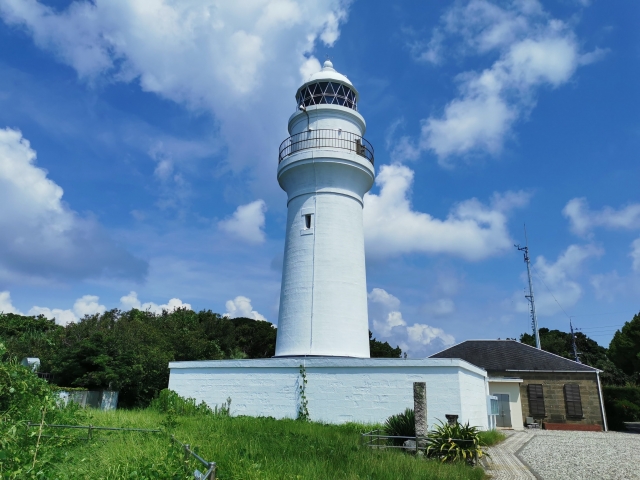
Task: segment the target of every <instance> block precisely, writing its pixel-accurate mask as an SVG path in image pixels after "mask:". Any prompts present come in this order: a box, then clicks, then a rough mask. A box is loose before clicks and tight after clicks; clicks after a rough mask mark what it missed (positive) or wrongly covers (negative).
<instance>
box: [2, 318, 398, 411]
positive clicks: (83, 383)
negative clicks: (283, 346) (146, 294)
mask: <svg viewBox="0 0 640 480" xmlns="http://www.w3.org/2000/svg"><path fill="white" fill-rule="evenodd" d="M276 332H277V329H276V328H274V326H273V325H272V324H271V323H269V322H265V321H260V320H252V319H249V318H234V319H229V318H224V317H222V316H221V315H218V314H217V313H213V312H211V311H208V310H203V311H200V312H194V311H192V310H186V309H179V310H176V311H174V312H171V313H169V312H166V311H165V312H164V313H162V314H159V315H156V314H154V313H151V312H147V311H140V310H136V309H133V310H130V311H128V312H122V311H119V310H111V311H108V312H105V313H104V314H102V315H92V316H89V315H88V316H86V317H85V318H84V319H83V320H82V321H80V322H78V323H71V324H69V325H67V326H66V327H62V326H59V325H56V324H55V322H54V321H53V320H47V319H46V318H44V317H42V316H40V317H27V316H22V315H15V314H1V313H0V341H2V342H4V343H5V345H6V348H7V353H6V357H7V358H8V357H16V358H17V359H22V358H23V357H38V358H40V361H41V368H40V371H42V372H48V373H52V374H53V375H54V378H53V383H55V384H57V385H59V386H63V387H84V388H87V389H90V390H103V389H108V390H118V391H119V392H120V394H119V407H124V408H134V407H135V408H139V407H145V406H147V405H148V404H149V402H150V401H151V400H152V399H153V398H154V397H155V396H156V395H157V394H158V392H159V391H160V390H162V389H163V388H166V387H167V384H168V381H169V369H168V364H169V362H171V361H185V360H219V359H225V358H269V357H271V356H273V355H274V354H275V345H276ZM370 345H371V352H372V356H375V357H399V356H400V354H401V350H400V349H399V348H395V349H394V348H392V347H391V346H390V345H389V344H388V343H386V342H384V343H382V342H379V341H377V340H376V339H375V338H370Z"/></svg>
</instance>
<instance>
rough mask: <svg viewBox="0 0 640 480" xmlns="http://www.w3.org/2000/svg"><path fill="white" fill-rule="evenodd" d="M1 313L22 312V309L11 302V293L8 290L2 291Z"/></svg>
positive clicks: (0, 293)
mask: <svg viewBox="0 0 640 480" xmlns="http://www.w3.org/2000/svg"><path fill="white" fill-rule="evenodd" d="M0 313H17V314H20V311H19V310H18V309H17V308H16V307H14V306H13V304H12V303H11V294H10V293H9V292H8V291H4V292H0Z"/></svg>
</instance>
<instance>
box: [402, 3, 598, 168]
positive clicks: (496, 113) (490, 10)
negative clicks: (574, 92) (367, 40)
mask: <svg viewBox="0 0 640 480" xmlns="http://www.w3.org/2000/svg"><path fill="white" fill-rule="evenodd" d="M412 51H413V53H414V56H415V57H416V58H417V59H418V60H421V61H427V62H431V63H440V62H442V61H443V58H444V55H445V54H447V53H448V52H450V51H456V52H458V53H460V54H461V55H476V56H480V57H481V58H484V56H485V55H486V54H488V53H492V54H496V53H497V54H498V55H499V58H498V59H497V60H495V61H494V62H493V63H492V64H491V65H490V66H488V67H487V68H484V69H483V70H481V71H468V72H464V73H461V74H460V75H458V77H457V82H458V90H459V95H458V97H457V98H455V99H454V100H452V101H451V102H449V103H448V104H447V105H446V106H445V107H444V112H443V113H442V115H439V116H431V117H429V118H427V119H425V120H423V121H422V127H421V134H420V138H419V139H418V141H417V142H414V144H413V145H412V148H411V149H408V148H407V143H409V141H408V139H406V138H405V139H403V140H402V141H400V142H399V147H398V148H399V150H400V151H397V152H395V157H396V158H398V159H402V158H400V157H401V156H402V152H403V151H404V152H409V153H410V154H411V155H410V157H415V156H416V152H421V151H426V150H429V151H432V152H433V153H435V154H436V155H437V156H438V161H439V163H440V165H442V166H448V167H450V166H452V165H453V164H454V162H455V158H456V157H460V156H463V155H467V154H470V153H477V152H482V153H490V154H497V153H499V152H500V151H501V149H502V147H503V145H504V142H505V139H506V138H508V136H509V135H510V134H511V129H512V127H513V125H514V123H515V122H516V121H518V120H519V119H521V118H523V117H524V116H526V114H527V113H528V112H529V111H530V110H531V109H532V108H533V106H534V105H535V94H536V91H537V90H538V89H539V88H541V87H545V86H546V87H550V88H557V87H559V86H561V85H563V84H565V83H567V82H568V81H569V80H570V79H571V77H572V76H573V74H574V73H575V71H576V69H577V68H578V67H579V66H580V65H584V64H587V63H592V62H594V61H596V60H598V59H600V58H601V57H602V56H603V54H604V53H605V51H604V50H602V49H598V50H596V51H594V52H590V53H587V54H582V53H581V52H580V46H579V42H578V41H577V39H576V36H575V34H574V32H573V31H572V30H571V28H570V26H569V25H568V24H566V23H565V22H563V21H561V20H559V19H555V18H552V17H551V16H550V15H548V14H547V13H546V12H545V11H544V10H543V8H542V5H541V4H540V3H539V2H538V1H537V0H527V1H515V0H514V1H511V2H505V3H503V4H502V5H496V4H494V3H492V2H489V1H488V0H470V1H468V2H465V3H456V4H454V6H453V7H451V9H450V10H449V11H448V12H447V13H445V14H444V15H443V17H442V19H441V25H440V26H439V27H437V28H436V29H435V30H434V32H433V34H432V38H431V40H430V41H429V42H427V43H426V44H424V46H423V47H422V48H421V45H420V44H419V43H418V44H414V45H412ZM410 157H408V158H410Z"/></svg>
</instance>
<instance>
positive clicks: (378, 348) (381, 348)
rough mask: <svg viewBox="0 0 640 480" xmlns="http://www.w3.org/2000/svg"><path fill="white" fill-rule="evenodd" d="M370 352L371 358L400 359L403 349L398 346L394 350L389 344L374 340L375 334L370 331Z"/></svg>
mask: <svg viewBox="0 0 640 480" xmlns="http://www.w3.org/2000/svg"><path fill="white" fill-rule="evenodd" d="M369 350H370V353H371V358H400V356H401V355H402V349H401V348H400V347H398V346H396V348H393V347H392V346H391V345H389V342H384V343H382V342H381V341H379V340H376V339H375V338H373V333H372V332H371V330H369Z"/></svg>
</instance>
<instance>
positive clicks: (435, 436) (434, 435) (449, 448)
mask: <svg viewBox="0 0 640 480" xmlns="http://www.w3.org/2000/svg"><path fill="white" fill-rule="evenodd" d="M427 441H428V446H427V450H426V452H425V453H426V455H427V456H429V457H433V458H437V459H439V460H441V461H443V462H459V461H464V462H467V463H473V461H474V459H475V457H476V456H478V457H481V456H482V455H486V454H485V453H484V452H483V451H482V448H481V442H480V432H479V431H478V429H477V427H471V426H469V423H466V424H464V425H461V424H460V423H458V422H456V423H455V424H453V425H450V424H449V423H442V422H440V425H438V426H437V427H436V428H435V430H434V431H432V432H431V433H429V435H427Z"/></svg>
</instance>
